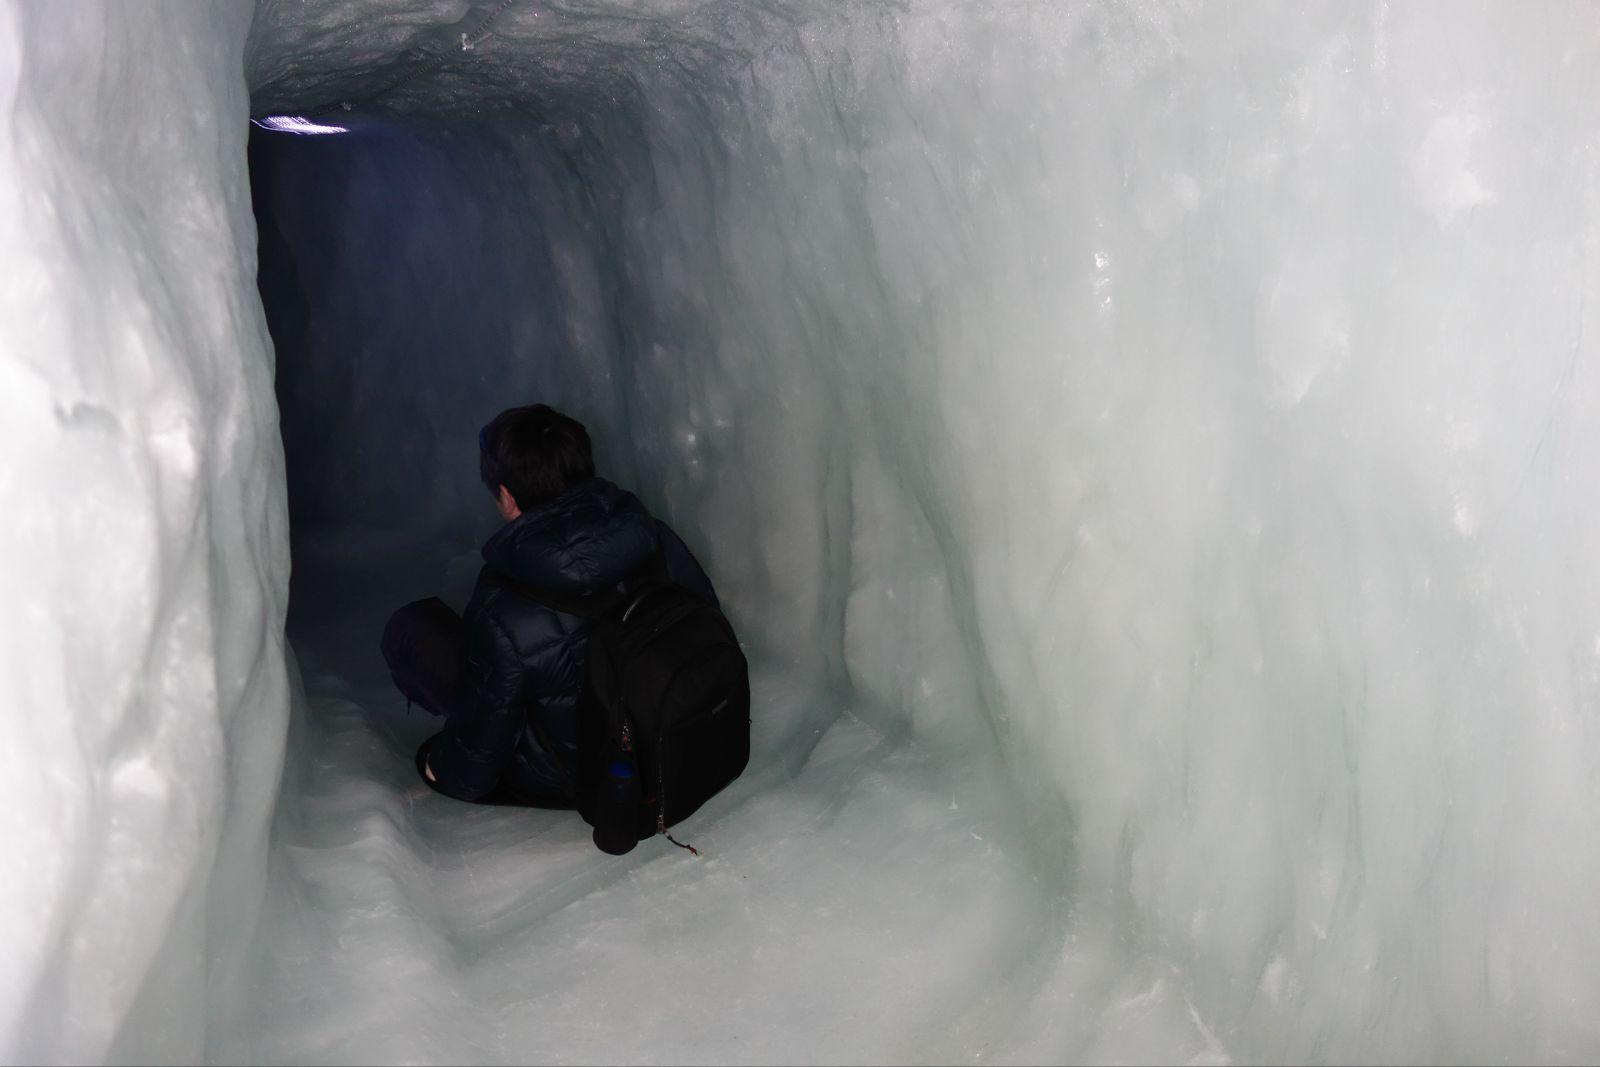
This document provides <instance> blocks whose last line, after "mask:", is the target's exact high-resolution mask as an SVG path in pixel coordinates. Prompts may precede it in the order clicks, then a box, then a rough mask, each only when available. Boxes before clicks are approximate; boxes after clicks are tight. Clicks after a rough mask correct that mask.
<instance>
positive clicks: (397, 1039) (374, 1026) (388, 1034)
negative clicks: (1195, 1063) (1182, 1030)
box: [223, 531, 1179, 1064]
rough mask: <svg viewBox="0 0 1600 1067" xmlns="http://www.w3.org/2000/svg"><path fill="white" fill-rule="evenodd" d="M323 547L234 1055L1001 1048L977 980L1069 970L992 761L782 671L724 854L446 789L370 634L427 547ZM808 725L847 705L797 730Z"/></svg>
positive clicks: (470, 1056)
mask: <svg viewBox="0 0 1600 1067" xmlns="http://www.w3.org/2000/svg"><path fill="white" fill-rule="evenodd" d="M315 543H316V542H315V541H314V540H313V541H310V543H304V544H302V545H301V546H300V552H299V553H298V554H297V558H296V559H297V566H298V567H299V570H298V572H297V573H298V574H299V576H300V577H299V578H298V580H297V585H296V589H297V598H296V600H295V601H294V602H293V604H292V608H291V629H290V634H291V638H292V640H293V643H294V647H295V650H296V654H297V658H298V660H299V663H300V669H301V673H302V676H303V679H304V682H305V691H306V694H307V707H305V708H304V709H301V711H300V714H299V715H297V721H296V723H295V725H294V728H293V729H294V731H295V733H296V734H297V736H296V738H295V742H294V745H293V749H294V752H295V755H294V756H293V757H291V760H292V762H291V765H290V768H289V778H288V782H287V784H286V793H285V796H284V799H283V802H282V806H281V810H280V815H279V824H278V827H277V840H278V842H279V844H280V845H281V853H280V856H279V863H280V864H281V865H282V868H281V869H279V870H277V871H275V872H274V877H275V888H276V889H277V891H276V892H273V893H270V894H269V898H268V899H269V904H268V910H267V915H266V917H265V919H264V922H265V924H266V925H265V928H264V931H263V933H264V938H263V943H264V944H265V945H266V946H267V949H266V958H265V960H264V961H263V966H264V967H265V969H266V973H265V975H264V977H263V986H262V989H263V992H262V993H261V994H260V996H261V999H260V1001H259V1003H258V1005H257V1007H258V1012H259V1014H258V1016H257V1019H256V1024H255V1027H256V1028H255V1029H253V1031H252V1032H250V1033H249V1034H248V1035H241V1037H240V1040H239V1042H238V1043H237V1044H235V1045H233V1046H231V1047H230V1048H228V1049H227V1050H226V1051H225V1053H224V1056H223V1058H226V1059H237V1060H239V1061H253V1062H273V1063H280V1062H283V1063H308V1064H309V1063H363V1062H434V1063H457V1062H473V1063H478V1062H486V1063H500V1062H504V1063H516V1062H686V1061H695V1062H727V1063H750V1062H789V1061H792V1060H794V1059H795V1058H796V1057H797V1056H799V1057H801V1058H805V1059H807V1060H817V1061H822V1062H853V1061H860V1060H871V1061H944V1060H948V1059H950V1058H952V1057H954V1058H959V1059H982V1058H983V1057H984V1055H985V1053H986V1052H988V1053H990V1054H993V1053H994V1052H996V1051H999V1049H1000V1047H1001V1046H997V1045H996V1044H995V1039H996V1038H997V1037H998V1036H999V1034H998V1033H997V1031H996V1028H995V1020H994V1019H993V1016H994V1015H995V1014H996V1012H998V1011H999V1010H1000V1008H999V1007H998V1005H997V1003H996V1002H995V1001H993V1000H991V1001H989V1002H988V1003H986V1002H985V1001H984V1000H983V999H978V1000H974V998H973V990H975V989H989V990H993V991H999V990H1001V989H1004V988H1007V987H1009V986H1011V985H1013V984H1014V983H1015V982H1016V981H1017V980H1018V979H1019V978H1020V977H1021V976H1022V975H1023V974H1024V973H1026V972H1029V971H1030V970H1035V969H1037V968H1039V967H1041V966H1044V965H1045V964H1046V963H1047V961H1048V960H1049V959H1050V958H1051V957H1052V956H1053V954H1054V952H1055V951H1056V948H1057V946H1058V945H1059V943H1060V941H1061V938H1062V936H1063V934H1062V928H1061V925H1060V920H1061V918H1062V916H1060V915H1058V914H1056V913H1055V905H1054V904H1053V902H1052V901H1051V899H1050V897H1049V895H1048V894H1046V893H1043V892H1041V891H1040V888H1039V885H1038V881H1037V879H1036V878H1035V877H1033V876H1031V875H1030V873H1029V871H1028V869H1027V866H1026V864H1025V863H1024V862H1020V861H1019V857H1021V856H1025V854H1026V853H1025V851H1023V850H1020V849H1019V848H1018V847H1017V845H1016V842H1015V841H1014V840H1011V839H1010V838H1009V837H1008V833H1007V831H1006V829H1005V828H1003V827H1002V826H1001V825H1000V824H999V823H997V821H996V819H995V817H994V813H993V811H992V810H990V800H989V798H990V796H991V791H990V790H989V789H988V788H986V787H985V785H984V784H983V781H982V777H983V775H982V771H983V770H984V768H982V767H981V766H975V767H972V768H966V769H963V768H959V767H951V766H937V765H934V764H933V763H932V762H931V761H930V760H929V759H928V758H927V757H926V756H925V755H922V754H920V753H919V752H918V751H917V750H916V748H915V746H913V745H911V744H908V743H907V742H906V741H905V740H904V739H903V738H902V739H898V740H897V739H895V738H893V737H889V736H886V735H885V734H884V732H882V731H881V730H877V729H874V728H872V727H870V726H868V725H866V724H864V723H863V722H862V721H861V720H860V719H858V718H857V717H855V716H853V715H852V714H851V712H850V710H849V709H847V708H840V707H838V705H837V698H836V697H831V696H830V695H829V694H827V693H819V692H815V691H808V690H807V689H805V688H804V687H803V686H801V685H798V684H797V683H796V682H795V681H794V680H793V679H792V678H790V677H788V676H786V675H785V674H784V673H783V671H782V670H781V669H775V668H774V667H773V666H772V665H771V664H758V665H757V667H756V671H755V675H754V677H755V685H756V691H757V693H758V694H759V697H758V700H759V703H758V709H757V711H756V713H755V715H754V721H755V723H756V729H757V732H758V738H757V747H758V749H759V750H761V751H765V752H767V753H768V754H769V757H770V755H771V754H772V753H774V752H781V753H783V758H781V759H779V758H768V759H767V760H766V762H765V763H762V764H759V765H755V766H752V767H751V769H750V770H749V771H748V772H747V773H746V775H745V776H744V777H743V778H742V779H741V780H740V781H739V782H738V783H736V785H735V786H734V787H733V788H732V789H730V790H729V791H728V792H727V793H726V794H725V795H723V796H722V797H719V798H718V799H717V800H716V801H715V802H714V803H713V804H712V805H711V806H710V807H709V808H708V809H707V810H706V811H705V812H704V813H703V814H700V815H697V816H696V817H695V818H694V819H693V820H692V821H691V823H690V824H687V825H688V826H689V828H690V829H691V830H692V833H690V834H689V837H690V838H691V840H692V841H693V843H694V844H696V845H697V846H698V847H699V848H701V849H702V850H703V852H704V856H703V858H700V859H696V858H694V857H691V856H690V855H689V854H688V853H685V852H682V851H680V850H678V849H677V848H674V847H672V846H670V845H667V844H665V843H664V842H663V841H661V840H659V839H658V840H656V841H650V842H646V843H644V844H643V845H642V846H641V847H640V848H639V849H637V850H636V851H635V852H633V853H632V854H630V855H628V856H626V857H621V858H612V857H608V856H605V855H604V854H602V853H599V852H598V851H596V850H595V849H594V847H593V845H592V844H591V843H590V841H589V835H588V828H587V827H586V826H585V825H584V824H583V823H582V822H581V820H579V819H578V818H577V817H576V816H575V815H571V814H565V813H547V812H530V811H502V810H493V809H485V808H476V807H473V806H471V805H465V804H460V803H456V802H454V801H451V800H449V799H446V798H443V797H441V796H438V795H436V794H434V793H433V792H431V791H430V790H428V789H426V788H425V787H422V786H421V784H420V783H419V782H418V781H417V780H416V775H415V772H414V770H413V768H412V764H411V753H412V752H413V751H414V750H415V748H416V746H417V744H418V743H420V741H421V740H422V739H423V738H424V737H425V736H427V735H428V734H429V733H430V732H431V731H432V730H433V729H435V726H434V725H433V723H432V720H430V719H429V718H428V717H427V716H426V715H425V714H423V713H422V712H420V711H416V712H413V713H412V714H410V715H409V716H408V715H407V714H406V710H405V705H404V702H403V701H402V700H401V699H400V698H399V697H398V696H397V695H396V693H395V692H394V690H393V689H392V688H391V687H390V685H389V683H388V680H387V677H386V674H385V670H384V667H383V664H382V661H381V659H379V657H378V656H377V654H376V652H375V644H376V642H375V637H374V635H375V634H376V633H377V632H378V629H380V628H381V625H382V620H383V617H384V613H385V611H386V610H387V606H386V605H388V604H390V603H391V602H392V601H393V598H394V593H393V590H394V588H395V583H394V579H395V576H396V573H397V571H396V565H397V563H400V564H402V566H403V561H404V560H405V559H406V555H407V552H406V550H405V549H404V548H403V547H402V546H401V545H398V544H396V542H395V540H394V539H393V538H384V537H381V536H378V535H373V534H370V533H369V534H367V535H366V536H363V535H362V534H361V532H359V531H341V532H339V534H338V536H336V537H333V536H330V538H329V540H328V541H326V542H324V543H325V544H326V545H327V546H328V548H327V551H325V552H322V553H319V552H318V551H317V549H316V547H314V546H315ZM363 560H367V561H371V560H381V561H383V562H382V563H381V564H378V565H376V566H374V565H373V564H371V563H370V562H369V563H368V564H367V566H365V567H363V565H362V561H363ZM446 569H447V568H441V569H439V570H438V572H437V573H438V574H439V576H440V583H441V587H443V586H445V585H446V584H447V583H445V581H444V577H445V571H446ZM426 570H427V568H426V566H421V565H419V566H417V567H416V568H415V570H414V572H413V573H421V572H425V571H426ZM401 573H404V572H403V571H402V572H401ZM401 586H402V588H403V583H401ZM301 591H303V592H304V594H305V595H304V596H300V595H298V594H299V592H301ZM784 722H788V723H797V722H805V723H810V722H822V723H824V724H825V725H822V726H818V727H816V728H804V729H798V730H795V731H793V732H792V735H791V736H790V737H788V738H786V739H784V740H783V741H782V743H781V744H780V743H779V742H778V741H777V740H776V739H775V738H773V737H772V736H771V735H772V733H773V732H774V730H775V729H776V727H777V724H779V723H784ZM762 735H764V736H762ZM1171 1051H1172V1052H1173V1053H1174V1054H1176V1053H1177V1052H1178V1051H1179V1050H1178V1049H1176V1048H1174V1049H1172V1050H1171Z"/></svg>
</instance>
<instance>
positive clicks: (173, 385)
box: [0, 0, 288, 1062]
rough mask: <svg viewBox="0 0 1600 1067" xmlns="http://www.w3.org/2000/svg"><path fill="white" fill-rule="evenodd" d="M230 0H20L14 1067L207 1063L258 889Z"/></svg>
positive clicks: (273, 499) (5, 751) (249, 241)
mask: <svg viewBox="0 0 1600 1067" xmlns="http://www.w3.org/2000/svg"><path fill="white" fill-rule="evenodd" d="M248 21H249V12H248V11H247V10H243V9H241V8H240V7H239V6H238V5H219V4H212V3H209V2H205V0H192V2H179V0H171V2H150V3H140V4H57V3H22V4H15V3H12V4H6V5H3V6H0V250H3V255H4V263H5V267H4V271H3V273H0V454H3V455H4V456H5V461H4V470H3V473H0V514H3V515H4V516H5V521H4V522H3V523H0V560H3V561H4V564H3V566H0V604H4V605H5V613H6V621H5V622H4V623H3V624H0V634H3V639H0V692H3V693H4V694H5V699H4V707H5V709H6V714H5V723H6V734H7V736H6V739H5V743H4V745H0V775H3V777H4V779H5V781H6V783H7V796H8V799H7V802H6V803H5V805H4V806H3V808H0V836H3V838H4V841H5V854H6V859H5V863H4V868H5V874H4V875H3V877H0V944H3V945H4V947H5V950H6V966H5V968H4V977H3V978H0V1059H3V1060H5V1061H7V1062H45V1061H52V1062H54V1061H67V1062H92V1061H97V1060H102V1059H106V1058H113V1059H127V1060H134V1061H142V1062H152V1061H169V1062H171V1061H186V1060H187V1061H193V1060H196V1059H198V1058H200V1056H201V1055H202V1054H203V1049H204V1042H205V1035H206V1028H207V1020H206V1008H207V1002H208V999H209V996H210V995H212V994H216V993H218V992H220V991H223V990H225V989H227V987H228V986H229V984H230V982H231V980H232V977H233V975H234V973H235V970H236V968H237V965H238V964H239V962H240V959H241V956H242V953H243V950H244V947H245V944H246V942H247V940H248V938H249V936H250V934H251V932H252V929H253V925H254V916H255V912H256V909H257V906H258V904H259V898H260V889H261V877H260V875H261V869H262V863H263V859H264V855H265V853H264V847H265V837H266V820H267V816H268V815H269V813H270V810H271V803H272V795H273V793H274V791H275V789H276V785H277V779H278V771H279V766H280V764H281V752H282V734H283V722H284V713H285V706H286V701H285V678H284V661H283V650H282V649H283V646H282V619H283V607H284V595H285V592H286V584H287V569H288V558H287V553H286V549H287V529H286V523H285V515H284V512H283V491H282V479H283V474H282V459H281V449H280V446H279V444H278V440H277V435H276V427H275V406H274V403H273V399H272V378H271V360H270V355H269V349H268V347H267V344H266V335H265V331H264V329H263V322H262V317H261V311H260V306H259V304H258V303H257V301H256V299H255V294H254V291H253V286H252V284H251V282H252V278H253V273H254V269H255V263H254V234H253V231H252V227H251V224H250V216H249V203H248V200H247V196H248V189H247V186H246V183H245V173H244V131H245V125H244V120H245V116H246V114H247V105H246V97H245V86H244V81H243V78H242V77H241V74H240V56H241V52H242V47H243V41H244V36H245V31H246V28H247V25H248Z"/></svg>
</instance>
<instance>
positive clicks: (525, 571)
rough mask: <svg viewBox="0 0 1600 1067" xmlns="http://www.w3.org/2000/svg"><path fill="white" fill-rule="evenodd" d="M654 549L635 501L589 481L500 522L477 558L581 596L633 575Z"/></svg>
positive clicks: (651, 528)
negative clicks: (499, 526)
mask: <svg viewBox="0 0 1600 1067" xmlns="http://www.w3.org/2000/svg"><path fill="white" fill-rule="evenodd" d="M656 544H657V536H656V526H655V520H654V519H652V518H651V517H650V513H649V512H648V511H646V510H645V508H644V505H643V504H641V503H639V499H638V498H637V497H635V496H634V495H633V494H632V493H629V492H626V491H624V490H622V489H618V488H617V487H616V486H614V485H612V484H611V483H610V482H608V481H606V480H605V479H604V478H591V479H590V480H588V481H586V482H583V483H581V484H579V485H575V486H573V487H572V488H571V489H569V490H567V491H566V492H565V493H563V494H561V495H560V496H558V497H556V498H555V499H554V500H551V501H549V502H548V503H546V504H543V505H541V506H539V507H537V508H534V509H532V510H530V511H524V512H523V513H522V514H521V515H520V516H519V517H517V518H516V519H513V520H512V521H511V522H508V523H506V525H504V526H503V527H501V528H500V530H499V532H498V533H496V534H495V535H494V536H493V537H491V538H489V541H488V543H487V544H485V545H484V546H483V559H484V562H485V563H487V564H488V565H489V566H490V567H492V568H494V569H495V570H497V571H499V572H501V573H502V574H505V575H507V576H509V577H511V578H514V579H516V580H517V581H519V582H525V583H527V584H528V585H531V586H534V587H535V588H538V589H548V590H550V591H551V592H553V593H576V594H580V595H587V594H590V593H593V592H595V591H597V590H599V589H601V588H604V587H606V586H611V585H615V584H616V583H617V582H620V581H622V580H623V579H624V578H626V577H628V576H629V575H630V574H632V573H634V572H635V571H637V570H638V569H639V568H640V567H641V566H643V565H644V562H645V561H646V560H647V559H648V558H649V557H650V554H651V553H652V552H654V551H655V550H656Z"/></svg>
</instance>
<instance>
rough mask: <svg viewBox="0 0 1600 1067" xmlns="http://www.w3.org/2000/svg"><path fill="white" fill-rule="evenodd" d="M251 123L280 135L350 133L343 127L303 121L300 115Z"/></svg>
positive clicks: (255, 120)
mask: <svg viewBox="0 0 1600 1067" xmlns="http://www.w3.org/2000/svg"><path fill="white" fill-rule="evenodd" d="M250 121H251V122H253V123H255V124H256V125H257V126H260V127H261V128H262V129H263V130H276V131H278V132H279V133H302V134H323V133H349V132H350V131H349V130H348V129H346V128H345V127H343V126H323V125H322V124H320V123H316V122H312V121H311V120H310V119H303V118H301V117H300V116H299V115H268V116H267V117H266V118H264V119H251V120H250Z"/></svg>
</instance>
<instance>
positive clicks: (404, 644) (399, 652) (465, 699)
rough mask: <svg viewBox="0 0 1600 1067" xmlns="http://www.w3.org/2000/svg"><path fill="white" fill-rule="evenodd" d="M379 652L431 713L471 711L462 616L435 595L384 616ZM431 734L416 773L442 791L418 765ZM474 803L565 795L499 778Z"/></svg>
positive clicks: (533, 802) (397, 680)
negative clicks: (528, 789)
mask: <svg viewBox="0 0 1600 1067" xmlns="http://www.w3.org/2000/svg"><path fill="white" fill-rule="evenodd" d="M382 647H383V658H384V661H385V662H386V663H388V664H389V677H391V678H393V679H394V684H395V687H396V688H397V689H399V690H400V693H401V695H402V696H404V697H405V698H406V700H407V701H409V702H411V703H412V704H416V705H418V706H420V707H421V708H422V709H423V710H425V711H427V712H428V713H429V714H431V715H439V716H442V717H443V718H445V719H446V720H448V719H451V718H453V717H455V716H457V715H463V714H467V713H468V712H470V711H471V704H472V698H471V694H470V693H469V692H468V691H467V678H466V632H465V625H464V624H463V623H462V621H461V616H460V615H457V614H456V613H455V612H454V611H452V610H451V608H450V606H449V605H448V604H446V603H445V602H444V601H442V600H440V599H439V598H438V597H429V598H428V599H426V600H417V601H413V602H412V603H410V604H407V605H406V606H405V607H403V608H401V609H400V610H399V611H397V612H395V613H394V614H393V615H391V616H390V617H389V623H388V625H386V626H385V627H384V628H383V642H382ZM439 737H440V735H439V734H434V735H433V736H432V737H430V738H428V739H427V740H426V741H424V742H423V743H422V747H421V748H419V749H417V774H418V775H419V776H420V777H421V778H422V780H423V781H424V782H427V783H428V786H429V788H431V789H433V790H434V791H435V792H440V793H443V792H444V790H443V789H440V788H439V785H438V783H436V782H433V781H429V779H428V775H427V773H426V772H425V771H424V770H423V768H424V767H425V766H426V765H427V762H428V753H429V752H430V751H432V749H433V746H434V745H435V744H437V743H438V741H439ZM475 803H478V804H496V805H511V806H515V807H522V808H570V807H572V804H571V802H570V801H568V800H567V799H566V798H565V797H546V796H538V795H534V794H530V793H528V792H526V791H524V790H520V789H518V788H517V787H516V784H515V783H514V782H509V781H506V780H505V779H504V778H502V779H501V780H500V781H499V782H498V783H497V784H496V785H495V787H494V789H493V790H491V791H490V793H489V795H488V796H485V797H480V798H479V799H478V800H477V801H475Z"/></svg>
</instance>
